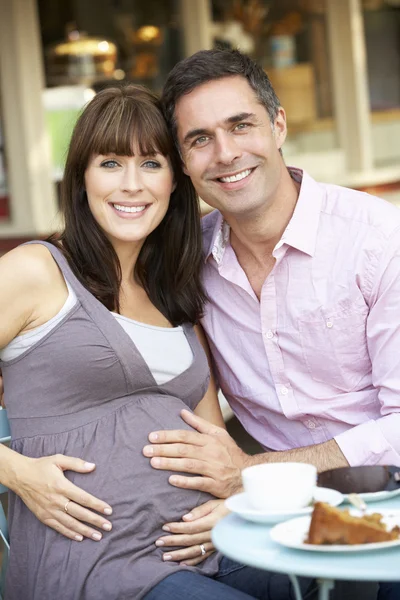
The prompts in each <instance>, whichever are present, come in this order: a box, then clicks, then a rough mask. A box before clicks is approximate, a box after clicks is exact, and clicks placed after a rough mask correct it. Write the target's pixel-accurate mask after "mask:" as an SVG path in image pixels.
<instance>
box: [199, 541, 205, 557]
mask: <svg viewBox="0 0 400 600" xmlns="http://www.w3.org/2000/svg"><path fill="white" fill-rule="evenodd" d="M200 550H201V556H204V555H205V553H206V549H205V548H204V544H200Z"/></svg>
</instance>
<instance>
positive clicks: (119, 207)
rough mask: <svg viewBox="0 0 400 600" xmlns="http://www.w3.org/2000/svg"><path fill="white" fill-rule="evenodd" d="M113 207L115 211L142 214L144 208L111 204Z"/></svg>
mask: <svg viewBox="0 0 400 600" xmlns="http://www.w3.org/2000/svg"><path fill="white" fill-rule="evenodd" d="M113 207H114V208H115V209H116V210H120V211H121V212H127V213H138V212H142V211H143V210H144V209H145V208H146V207H145V206H122V205H121V204H113Z"/></svg>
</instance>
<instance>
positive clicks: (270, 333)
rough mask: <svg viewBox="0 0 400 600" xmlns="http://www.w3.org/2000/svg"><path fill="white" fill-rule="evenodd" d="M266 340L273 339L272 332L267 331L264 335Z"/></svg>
mask: <svg viewBox="0 0 400 600" xmlns="http://www.w3.org/2000/svg"><path fill="white" fill-rule="evenodd" d="M265 336H266V338H268V339H269V340H272V338H273V337H274V332H273V331H271V330H269V331H267V333H266V334H265Z"/></svg>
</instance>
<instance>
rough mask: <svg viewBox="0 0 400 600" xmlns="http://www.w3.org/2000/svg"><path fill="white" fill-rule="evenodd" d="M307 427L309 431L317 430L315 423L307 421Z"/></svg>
mask: <svg viewBox="0 0 400 600" xmlns="http://www.w3.org/2000/svg"><path fill="white" fill-rule="evenodd" d="M307 427H308V428H309V429H315V427H316V425H315V423H314V421H307Z"/></svg>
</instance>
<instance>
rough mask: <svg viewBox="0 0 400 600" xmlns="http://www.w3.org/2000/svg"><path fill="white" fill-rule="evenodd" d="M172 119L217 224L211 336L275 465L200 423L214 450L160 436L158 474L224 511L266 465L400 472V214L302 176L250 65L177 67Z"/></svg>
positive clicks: (205, 59)
mask: <svg viewBox="0 0 400 600" xmlns="http://www.w3.org/2000/svg"><path fill="white" fill-rule="evenodd" d="M163 103H164V107H165V113H166V116H167V118H168V120H169V124H170V126H171V128H172V131H173V133H174V135H175V139H176V142H177V144H178V146H179V149H180V152H181V156H182V161H183V164H184V169H185V172H186V173H187V174H188V175H189V176H190V177H191V179H192V182H193V184H194V186H195V187H196V190H197V191H198V193H199V195H200V196H201V197H202V198H203V200H205V201H206V202H207V203H208V204H210V205H211V206H213V207H214V208H216V209H217V210H216V211H214V212H212V213H211V214H210V215H208V216H207V217H205V218H204V219H203V235H204V251H205V275H204V280H205V285H206V290H207V293H208V296H209V299H210V301H209V304H208V306H207V308H206V314H205V316H204V319H203V321H202V324H203V327H204V329H205V331H206V333H207V337H208V340H209V343H210V347H211V350H212V355H213V358H214V363H215V368H216V373H217V377H218V380H219V383H220V385H221V388H222V391H223V392H224V394H225V396H226V398H227V399H228V401H229V403H230V405H231V406H232V408H233V410H234V412H235V413H236V414H237V416H238V418H239V419H240V421H241V422H242V423H243V425H244V426H245V427H246V429H247V430H248V431H249V432H250V433H251V434H252V435H253V437H254V438H255V439H257V440H258V441H259V442H260V443H261V444H262V445H263V446H264V447H265V448H266V449H269V450H268V451H266V452H265V453H263V454H260V455H257V456H253V457H249V456H246V455H245V454H244V453H242V452H241V451H240V450H239V449H238V448H237V447H236V445H235V444H234V442H233V440H231V439H230V438H229V437H228V436H227V434H226V433H224V432H222V431H220V430H218V428H215V427H210V426H208V425H207V424H206V423H205V422H203V421H201V420H200V419H194V418H193V417H190V416H189V415H188V414H186V416H185V420H187V421H188V422H189V421H190V424H192V425H194V426H195V428H196V429H198V430H199V431H200V432H202V433H203V434H205V435H204V436H203V437H202V436H201V435H199V434H196V433H190V432H187V433H186V434H185V435H184V434H179V435H176V434H175V432H158V438H157V443H156V444H153V445H152V446H151V447H149V448H146V452H147V453H148V454H151V453H152V456H157V457H163V456H165V457H166V458H165V459H164V458H162V459H160V458H157V459H155V458H153V459H152V462H153V463H155V464H154V466H156V467H157V468H166V469H172V470H178V471H181V472H189V473H190V472H192V471H193V472H196V473H201V474H202V475H203V477H201V478H182V477H179V478H178V477H177V476H176V477H175V479H174V483H175V484H177V483H178V484H179V485H182V486H186V487H197V488H199V489H200V488H201V489H207V490H208V491H211V492H212V493H214V494H215V495H217V496H219V497H221V498H222V497H226V496H227V495H229V494H231V493H232V492H234V491H237V489H238V488H239V487H240V485H241V484H240V470H241V469H242V468H243V467H244V466H248V465H250V464H255V463H260V462H269V461H273V462H276V461H288V460H295V461H304V462H311V463H313V464H315V465H316V466H317V467H318V469H319V470H320V471H321V470H325V469H328V468H332V467H340V466H346V465H348V464H350V465H360V464H378V463H380V464H397V465H400V438H399V436H398V434H397V431H398V430H399V426H400V399H399V391H400V375H398V374H397V373H398V372H399V369H398V366H399V359H398V358H397V356H398V348H399V347H400V319H399V317H398V311H397V301H398V298H399V293H400V277H399V274H400V235H399V233H400V212H399V210H398V209H397V208H395V207H393V206H391V205H390V204H389V203H387V202H385V201H383V200H380V199H378V198H374V197H372V196H369V195H367V194H364V193H360V192H356V191H353V190H349V189H346V188H340V187H337V186H333V185H326V184H319V183H316V182H315V181H314V180H313V179H311V177H309V176H308V175H307V174H306V173H303V172H302V171H300V170H299V169H291V168H289V169H288V168H287V167H286V165H285V163H284V161H283V158H282V154H281V147H282V145H283V142H284V140H285V137H286V116H285V112H284V110H283V108H282V107H281V106H280V105H279V101H278V98H277V97H276V95H275V93H274V91H273V89H272V86H271V84H270V82H269V80H268V78H267V76H266V75H265V73H264V72H263V71H262V69H261V68H260V67H258V66H257V65H256V64H255V63H254V62H253V61H251V60H250V59H249V58H248V57H246V56H244V55H242V54H240V53H239V52H226V51H218V50H217V51H203V52H199V53H197V54H195V55H194V56H192V57H190V58H188V59H186V60H184V61H182V62H181V63H179V64H178V65H177V66H176V67H175V68H174V69H173V70H172V72H171V74H170V75H169V77H168V79H167V82H166V85H165V88H164V95H163ZM178 442H179V443H180V445H179V446H175V444H176V443H178ZM182 442H183V444H185V447H182ZM199 446H201V455H200V454H199ZM226 449H227V450H226ZM271 450H273V452H271ZM176 451H178V452H179V454H177V457H175V454H174V453H175V452H176ZM228 453H229V456H228ZM182 455H184V458H179V456H182ZM171 458H172V460H171ZM176 461H178V462H176ZM227 465H229V468H227Z"/></svg>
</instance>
